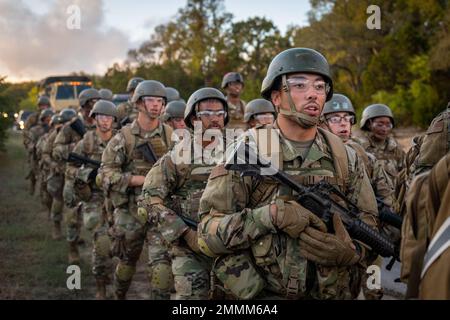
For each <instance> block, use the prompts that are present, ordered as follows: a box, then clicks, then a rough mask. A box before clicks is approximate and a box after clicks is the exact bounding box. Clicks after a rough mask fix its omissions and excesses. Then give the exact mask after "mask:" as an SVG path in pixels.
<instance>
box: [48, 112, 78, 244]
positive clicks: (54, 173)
mask: <svg viewBox="0 0 450 320" xmlns="http://www.w3.org/2000/svg"><path fill="white" fill-rule="evenodd" d="M59 115H60V117H61V119H60V120H61V127H59V126H57V128H56V129H55V130H54V131H53V132H52V133H51V134H50V135H49V137H48V138H47V139H46V143H45V144H44V146H43V148H42V161H43V163H45V165H46V166H47V167H48V168H49V176H48V177H47V191H48V193H49V194H50V195H51V197H52V199H53V201H52V208H51V219H52V221H53V230H52V237H53V239H54V240H60V239H61V220H62V210H63V206H64V203H63V192H62V191H63V188H64V170H65V163H63V162H60V161H56V159H54V158H53V155H52V154H53V149H54V144H55V140H56V137H57V135H58V134H59V132H61V129H62V125H63V124H65V123H67V122H70V121H71V120H72V119H73V118H76V116H77V113H76V112H75V110H73V109H63V110H61V112H60V113H59Z"/></svg>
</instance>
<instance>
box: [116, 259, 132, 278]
mask: <svg viewBox="0 0 450 320" xmlns="http://www.w3.org/2000/svg"><path fill="white" fill-rule="evenodd" d="M135 272H136V267H135V266H130V265H126V264H122V263H119V264H118V265H117V267H116V272H115V273H116V278H117V279H118V280H119V281H129V280H131V278H133V275H134V273H135Z"/></svg>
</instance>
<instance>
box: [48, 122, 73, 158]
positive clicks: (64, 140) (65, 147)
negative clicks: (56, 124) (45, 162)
mask: <svg viewBox="0 0 450 320" xmlns="http://www.w3.org/2000/svg"><path fill="white" fill-rule="evenodd" d="M69 130H70V129H69V127H67V126H65V127H63V128H62V130H61V131H59V133H58V135H57V136H56V139H55V143H54V144H53V145H54V148H53V151H52V157H53V159H55V160H56V161H60V162H62V161H65V160H67V158H68V157H69V152H70V132H69Z"/></svg>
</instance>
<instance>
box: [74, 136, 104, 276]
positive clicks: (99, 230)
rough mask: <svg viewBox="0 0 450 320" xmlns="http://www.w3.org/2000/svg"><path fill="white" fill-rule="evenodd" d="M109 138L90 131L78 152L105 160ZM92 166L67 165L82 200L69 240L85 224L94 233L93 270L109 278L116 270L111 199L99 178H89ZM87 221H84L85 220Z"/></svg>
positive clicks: (75, 236) (97, 159)
mask: <svg viewBox="0 0 450 320" xmlns="http://www.w3.org/2000/svg"><path fill="white" fill-rule="evenodd" d="M107 143H108V141H102V140H101V138H100V137H99V136H98V134H97V133H96V131H94V130H92V131H89V132H87V133H86V134H85V135H84V137H83V139H82V140H80V141H79V142H78V143H77V144H76V146H75V148H74V149H73V152H74V153H77V154H79V155H82V156H84V157H86V158H89V159H92V160H96V161H101V158H102V154H103V151H104V150H105V148H106V145H107ZM93 170H94V169H93V168H91V167H89V166H81V167H77V166H75V165H74V164H70V163H68V164H67V170H66V177H69V178H70V179H72V180H74V181H75V183H74V187H75V192H76V196H77V198H78V199H80V200H81V203H80V205H79V207H78V208H77V209H78V210H76V211H74V213H75V215H74V216H73V217H71V218H72V219H73V221H68V224H69V225H71V226H72V228H70V229H68V241H76V240H77V239H78V237H79V234H80V229H81V226H82V225H84V227H85V228H86V229H87V230H89V231H90V232H93V235H94V237H93V240H94V241H93V255H92V264H93V266H92V272H93V274H94V276H95V278H96V279H97V280H101V281H105V282H107V281H108V276H109V275H110V274H111V272H112V261H111V257H110V254H109V250H110V246H111V243H110V239H109V236H108V228H109V225H108V222H109V221H110V220H111V219H109V218H108V214H107V211H106V210H107V207H108V206H110V205H109V204H108V203H105V202H109V201H110V200H109V199H105V197H104V195H103V192H102V191H101V190H100V189H99V187H98V186H97V185H96V183H95V179H92V178H89V175H90V174H91V173H92V172H93ZM81 220H83V222H82V221H81Z"/></svg>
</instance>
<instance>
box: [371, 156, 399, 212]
mask: <svg viewBox="0 0 450 320" xmlns="http://www.w3.org/2000/svg"><path fill="white" fill-rule="evenodd" d="M372 184H373V186H374V188H375V190H376V196H377V197H379V198H380V199H381V200H382V201H383V202H384V203H385V204H386V205H387V206H389V207H391V208H393V206H394V204H395V196H394V191H395V190H394V188H395V187H394V182H393V181H392V179H391V178H390V177H389V175H388V174H387V173H386V171H385V170H384V167H383V165H382V164H381V163H380V162H379V161H375V162H374V165H373V175H372Z"/></svg>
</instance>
